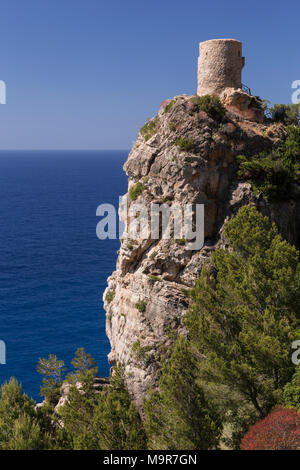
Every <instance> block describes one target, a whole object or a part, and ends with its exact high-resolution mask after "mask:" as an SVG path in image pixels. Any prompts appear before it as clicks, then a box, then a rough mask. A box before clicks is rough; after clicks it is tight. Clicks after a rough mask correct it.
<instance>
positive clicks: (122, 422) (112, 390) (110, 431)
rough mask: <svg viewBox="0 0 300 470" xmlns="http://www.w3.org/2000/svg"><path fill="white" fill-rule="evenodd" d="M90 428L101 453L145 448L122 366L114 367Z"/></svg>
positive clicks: (138, 417) (142, 430)
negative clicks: (96, 439)
mask: <svg viewBox="0 0 300 470" xmlns="http://www.w3.org/2000/svg"><path fill="white" fill-rule="evenodd" d="M93 426H94V429H95V432H96V433H97V435H98V446H99V448H100V449H103V450H135V449H137V450H139V449H145V448H146V438H145V432H144V429H143V425H142V422H141V419H140V416H139V414H138V413H137V411H136V408H135V405H134V403H133V401H132V400H131V398H130V396H129V393H128V390H127V388H126V385H125V382H124V370H123V368H122V366H120V365H118V366H116V367H114V371H113V375H112V377H111V379H110V384H109V386H108V387H106V388H105V389H104V391H103V393H102V394H99V401H98V404H97V407H96V410H95V415H94V420H93Z"/></svg>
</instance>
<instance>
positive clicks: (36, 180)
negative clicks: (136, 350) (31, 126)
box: [0, 151, 128, 401]
mask: <svg viewBox="0 0 300 470" xmlns="http://www.w3.org/2000/svg"><path fill="white" fill-rule="evenodd" d="M127 154H128V152H127V151H8V152H6V151H1V152H0V340H2V341H4V342H5V343H6V365H0V383H3V382H5V381H6V380H8V379H9V378H10V377H11V376H14V377H16V378H17V379H18V380H19V381H20V382H22V384H23V389H24V391H25V392H26V393H27V394H29V395H30V396H32V397H33V398H34V399H36V400H38V401H41V397H40V396H39V388H40V383H41V377H40V376H39V374H38V373H37V372H36V364H37V361H38V359H39V357H48V355H49V354H50V353H51V354H56V355H57V357H58V358H60V359H63V360H64V361H65V363H66V366H67V367H68V368H69V367H71V366H70V360H71V359H72V357H74V352H75V350H76V349H77V348H78V347H84V348H85V350H86V351H87V352H89V353H90V354H91V355H92V356H93V357H94V358H95V360H96V361H97V363H98V365H99V371H100V374H101V375H107V374H108V372H109V367H108V363H107V354H108V352H109V341H108V339H107V337H106V335H105V312H104V310H103V303H102V295H103V291H104V289H105V288H106V279H107V277H108V276H109V275H110V274H111V273H112V271H113V270H114V269H115V264H116V258H117V250H118V248H119V246H120V242H119V240H118V239H116V240H99V239H98V238H97V236H96V225H97V223H98V221H99V220H100V218H99V217H96V209H97V207H98V205H99V204H102V203H110V204H113V205H114V206H115V207H117V206H118V199H119V195H122V194H124V193H125V192H126V191H127V178H126V175H125V173H124V172H123V170H122V165H123V163H124V161H125V160H126V157H127Z"/></svg>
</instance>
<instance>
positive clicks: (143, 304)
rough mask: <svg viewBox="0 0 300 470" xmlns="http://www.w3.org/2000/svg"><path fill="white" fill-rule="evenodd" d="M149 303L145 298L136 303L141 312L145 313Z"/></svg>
mask: <svg viewBox="0 0 300 470" xmlns="http://www.w3.org/2000/svg"><path fill="white" fill-rule="evenodd" d="M146 306H147V303H146V302H145V301H144V300H139V301H138V302H137V303H136V304H135V308H137V309H138V311H139V312H141V313H143V312H144V311H145V310H146Z"/></svg>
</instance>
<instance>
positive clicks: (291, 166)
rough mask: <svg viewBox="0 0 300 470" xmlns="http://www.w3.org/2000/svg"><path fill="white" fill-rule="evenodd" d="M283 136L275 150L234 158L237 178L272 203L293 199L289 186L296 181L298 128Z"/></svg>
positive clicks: (299, 171) (299, 154)
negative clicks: (277, 200) (236, 164)
mask: <svg viewBox="0 0 300 470" xmlns="http://www.w3.org/2000/svg"><path fill="white" fill-rule="evenodd" d="M287 133H288V134H287V138H286V139H285V140H283V141H282V142H281V144H280V145H279V147H278V149H276V150H272V151H271V152H262V153H259V154H256V155H253V156H251V157H245V156H244V155H240V156H239V157H238V162H239V171H238V176H239V177H240V178H242V179H245V180H247V181H249V182H250V183H251V184H252V189H253V191H254V193H255V194H257V195H262V196H265V197H268V198H270V199H275V200H276V199H290V198H291V197H293V196H297V195H295V194H293V184H294V183H299V182H300V178H299V176H300V165H299V158H300V129H299V128H298V127H296V126H289V127H287Z"/></svg>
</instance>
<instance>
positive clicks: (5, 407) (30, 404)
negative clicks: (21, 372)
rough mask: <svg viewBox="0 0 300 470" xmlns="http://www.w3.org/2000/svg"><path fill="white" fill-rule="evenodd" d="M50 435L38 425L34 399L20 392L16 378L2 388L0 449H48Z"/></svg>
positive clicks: (0, 397)
mask: <svg viewBox="0 0 300 470" xmlns="http://www.w3.org/2000/svg"><path fill="white" fill-rule="evenodd" d="M50 446H51V445H50V435H49V433H48V432H47V430H46V429H45V428H42V427H40V425H39V416H38V414H37V412H36V410H35V402H34V401H33V400H31V399H30V398H29V397H28V396H27V395H26V394H25V393H23V392H22V386H21V385H20V384H19V383H18V381H17V380H16V379H15V378H11V379H10V381H9V382H8V383H5V384H4V385H3V386H2V387H1V396H0V449H2V450H4V449H6V450H23V449H24V450H29V449H46V448H50Z"/></svg>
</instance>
